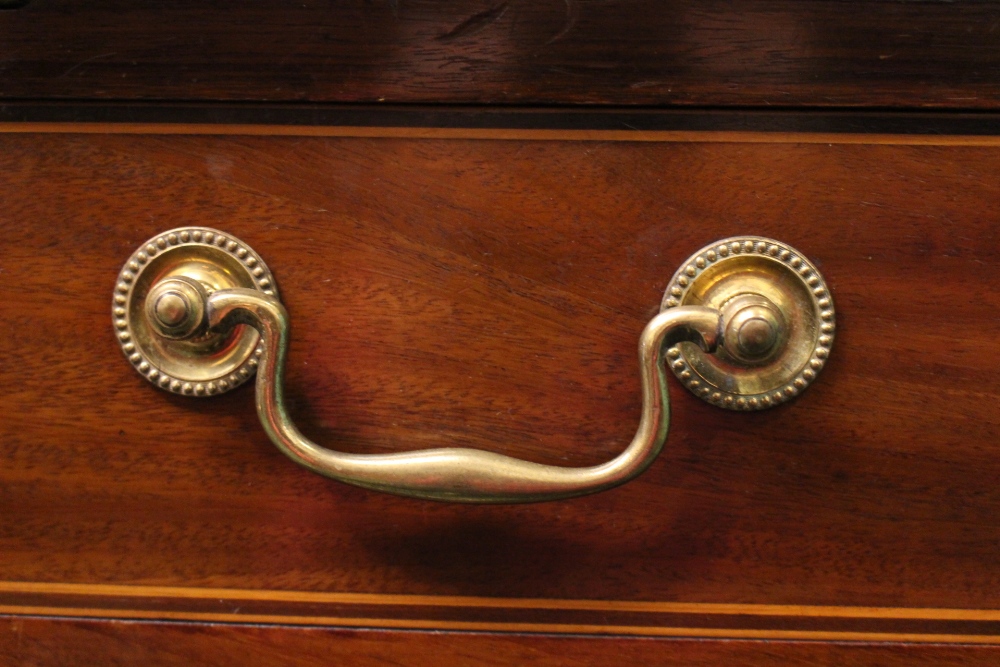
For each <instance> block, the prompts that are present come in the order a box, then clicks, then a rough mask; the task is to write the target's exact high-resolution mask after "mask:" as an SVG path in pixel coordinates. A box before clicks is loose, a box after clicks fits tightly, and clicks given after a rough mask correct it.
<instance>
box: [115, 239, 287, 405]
mask: <svg viewBox="0 0 1000 667" xmlns="http://www.w3.org/2000/svg"><path fill="white" fill-rule="evenodd" d="M230 288H247V289H256V290H260V291H262V292H263V293H265V294H269V295H274V296H277V287H276V286H275V284H274V278H273V276H272V275H271V272H270V271H269V270H268V268H267V265H265V264H264V262H263V261H262V260H261V258H260V256H258V255H257V253H255V252H254V251H253V250H252V249H251V248H250V247H249V246H248V245H247V244H245V243H243V242H242V241H240V240H239V239H237V238H234V237H233V236H231V235H229V234H225V233H223V232H220V231H218V230H215V229H209V228H208V227H181V228H178V229H172V230H170V231H167V232H164V233H162V234H158V235H156V236H154V237H153V238H151V239H149V240H148V241H146V242H145V243H143V244H142V245H141V246H139V248H138V249H137V250H136V251H135V252H134V253H133V254H132V256H131V257H130V258H129V260H128V261H127V262H125V266H123V267H122V270H121V272H120V273H119V274H118V284H117V285H115V290H114V297H113V301H112V305H111V310H112V318H113V320H114V326H115V333H116V334H117V336H118V342H119V344H120V345H121V348H122V352H124V353H125V356H126V357H127V358H128V360H129V361H130V362H131V363H132V366H133V367H134V368H135V369H136V370H137V371H138V372H139V374H140V375H142V376H143V377H145V378H146V379H147V380H149V381H150V382H152V383H153V384H155V385H156V386H158V387H160V388H162V389H165V390H167V391H171V392H174V393H175V394H184V395H189V396H209V395H212V394H220V393H223V392H226V391H229V390H230V389H234V388H236V387H238V386H240V385H241V384H243V383H244V382H246V381H247V380H248V379H250V378H251V377H252V376H253V373H254V371H255V370H256V368H257V357H258V356H260V354H261V353H262V352H263V349H262V348H260V346H259V341H260V336H259V334H258V333H257V331H256V330H254V329H253V328H252V327H248V326H244V325H237V326H235V327H233V328H232V329H231V330H229V331H226V332H224V333H219V332H214V331H209V330H208V329H207V326H206V324H205V313H204V302H205V298H206V297H207V295H209V294H211V293H213V292H215V291H217V290H223V289H230Z"/></svg>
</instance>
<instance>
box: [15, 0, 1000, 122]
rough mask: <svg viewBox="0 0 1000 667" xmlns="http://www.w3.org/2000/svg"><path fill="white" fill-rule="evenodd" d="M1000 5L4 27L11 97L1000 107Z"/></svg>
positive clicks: (40, 14)
mask: <svg viewBox="0 0 1000 667" xmlns="http://www.w3.org/2000/svg"><path fill="white" fill-rule="evenodd" d="M998 25H1000V8H998V7H997V6H996V4H994V3H989V2H978V1H974V0H963V1H959V2H898V1H896V0H866V1H859V2H830V1H826V0H806V1H803V0H763V1H758V2H752V3H739V4H734V3H731V2H728V1H725V0H710V1H707V2H706V1H704V0H670V1H669V2H661V1H660V0H611V1H596V0H550V1H548V2H537V1H534V0H463V1H462V2H447V3H445V2H438V1H436V0H419V1H416V2H410V1H408V2H396V1H395V0H390V1H386V2H363V1H362V0H353V1H351V2H322V1H321V2H314V1H308V2H296V3H287V2H282V1H280V0H269V1H267V2H245V1H244V2H194V1H192V0H181V1H178V2H172V3H169V4H164V3H160V2H152V1H149V0H143V1H134V0H133V1H127V2H126V1H124V0H114V1H108V2H101V3H90V4H88V5H87V6H86V8H81V7H79V6H78V5H77V4H76V3H73V2H70V1H68V0H33V1H32V2H29V3H28V4H27V5H26V6H25V7H23V8H21V9H16V10H10V11H0V53H2V54H3V55H2V57H0V76H2V78H3V85H2V86H0V98H3V99H8V100H9V99H49V100H69V99H77V100H79V99H102V100H111V99H119V100H123V99H127V100H243V101H249V100H254V101H295V102H300V101H314V102H373V103H375V102H390V103H462V104H465V103H471V104H486V103H488V104H513V103H517V104H614V105H657V106H663V105H681V106H684V105H700V106H706V105H707V106H760V107H775V106H820V107H830V106H852V107H853V106H865V107H897V108H908V107H921V108H923V107H936V108H950V109H994V108H996V107H997V106H998V103H1000V30H997V27H998Z"/></svg>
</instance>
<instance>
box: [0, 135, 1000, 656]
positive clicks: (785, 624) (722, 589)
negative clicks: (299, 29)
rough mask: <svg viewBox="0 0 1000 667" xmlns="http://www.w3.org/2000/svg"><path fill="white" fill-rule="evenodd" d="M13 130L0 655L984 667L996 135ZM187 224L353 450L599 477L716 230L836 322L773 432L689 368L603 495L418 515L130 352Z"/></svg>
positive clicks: (990, 588) (994, 624)
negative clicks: (815, 282) (426, 454)
mask: <svg viewBox="0 0 1000 667" xmlns="http://www.w3.org/2000/svg"><path fill="white" fill-rule="evenodd" d="M0 130H2V132H0V169H2V173H3V174H4V179H3V181H2V182H0V229H2V230H3V236H4V245H3V248H2V253H0V276H2V280H0V323H2V325H3V335H2V336H0V360H2V364H0V414H2V415H3V417H2V418H0V508H3V511H2V513H0V554H2V558H0V612H2V613H4V614H8V615H11V616H10V617H9V618H7V619H5V620H4V624H5V625H4V626H3V628H2V629H0V660H3V661H6V662H8V663H9V664H64V663H70V664H73V663H75V662H79V661H81V660H84V659H89V657H92V656H101V658H102V659H101V661H102V662H105V663H107V664H114V661H115V660H117V661H119V662H120V663H122V664H125V663H129V662H132V663H133V664H134V663H135V662H136V661H139V662H143V663H144V664H152V663H153V662H161V663H164V664H173V663H177V664H180V663H184V664H190V661H191V660H192V659H194V658H197V659H198V660H200V661H204V662H206V663H209V664H212V663H214V662H217V663H219V664H223V663H225V662H226V660H227V657H228V659H231V656H232V655H233V653H236V652H239V651H248V650H250V651H255V653H254V655H255V656H256V659H257V660H258V661H259V662H260V664H288V663H291V662H294V661H298V662H301V663H302V664H312V663H313V662H315V663H316V664H319V663H320V662H324V663H325V662H328V661H329V660H331V659H333V657H332V656H338V655H339V656H342V657H344V659H346V657H347V656H350V658H351V660H352V661H356V663H357V664H365V662H364V661H365V660H368V661H370V662H373V663H374V662H380V661H384V660H392V661H395V662H397V663H399V664H414V665H420V664H432V663H433V664H462V663H469V662H483V663H486V664H490V661H496V662H497V663H503V664H510V663H511V662H521V661H524V662H527V661H529V660H531V661H536V662H538V664H590V663H594V664H597V663H605V662H608V661H611V660H621V659H624V658H623V656H625V657H629V658H631V659H633V660H634V661H636V662H651V663H654V664H732V663H733V662H735V661H739V662H743V663H750V664H771V663H774V662H780V663H782V664H787V663H791V662H795V661H799V662H802V663H805V664H872V663H874V662H879V663H880V664H900V665H902V664H992V663H993V662H995V661H996V659H997V658H996V655H995V651H996V649H995V648H994V647H992V646H990V645H995V644H997V643H1000V609H998V604H997V590H998V587H1000V560H998V559H997V557H996V556H997V553H998V548H1000V522H998V521H997V520H996V517H997V516H998V515H1000V487H998V485H997V480H998V479H1000V460H998V459H997V457H996V456H995V452H994V446H995V443H996V442H997V435H998V431H1000V412H998V411H997V407H996V401H997V392H996V386H997V380H996V378H997V375H998V372H1000V354H998V352H1000V350H998V345H1000V343H998V342H997V341H1000V319H998V318H997V317H996V315H995V312H996V309H997V305H998V304H997V298H996V296H995V295H996V293H998V291H1000V290H998V287H1000V274H998V272H997V268H998V263H1000V250H998V242H997V239H996V232H995V230H996V228H997V224H998V222H1000V209H998V208H997V206H996V202H997V197H998V188H1000V186H998V182H997V179H996V174H997V173H998V170H1000V150H998V148H1000V139H997V138H994V137H990V136H962V137H935V136H928V135H924V134H915V135H857V134H844V133H840V134H831V133H827V134H819V133H805V134H786V133H773V132H772V133H766V132H735V131H730V132H698V133H690V132H674V131H650V132H634V133H632V134H623V133H621V132H616V131H612V132H605V131H593V130H586V131H579V130H565V131H554V130H531V129H510V130H496V129H493V130H462V129H452V130H435V129H433V128H431V129H428V128H419V127H418V128H409V129H407V128H384V129H378V128H350V127H301V128H290V127H284V128H275V127H269V126H258V127H237V128H233V127H227V126H215V125H172V126H165V125H124V124H117V125H104V126H90V125H85V124H80V125H71V124H62V125H60V124H54V125H51V124H50V125H35V126H32V125H25V124H18V123H12V124H7V125H3V126H0ZM189 224H199V225H206V226H211V227H215V228H218V229H222V230H225V231H227V232H229V233H231V234H234V235H236V236H238V237H240V238H241V239H243V240H244V241H246V242H247V243H249V244H250V245H251V246H253V247H254V248H255V249H256V250H257V251H258V252H260V253H261V255H262V256H263V257H264V259H265V260H266V261H267V262H268V264H269V265H270V266H271V268H272V269H273V271H274V273H275V276H276V278H277V280H278V282H279V285H280V288H281V294H282V298H283V300H284V302H285V304H286V305H287V307H288V309H289V311H290V314H291V317H292V323H293V331H292V345H291V353H290V365H289V369H288V383H289V389H288V393H289V397H290V399H291V402H292V410H293V413H294V414H293V416H294V418H295V420H296V421H297V423H299V425H300V426H301V427H302V429H303V430H304V432H305V433H306V434H307V435H308V436H310V437H312V438H313V439H315V440H317V441H318V442H320V443H322V444H325V445H328V446H331V447H335V448H339V449H343V450H348V451H353V452H359V453H374V452H394V451H404V450H414V449H419V448H426V447H435V446H448V445H456V444H458V445H463V446H471V447H478V448H483V449H490V450H493V451H497V452H502V453H505V454H509V455H512V456H517V457H520V458H528V459H531V460H535V461H540V462H545V463H552V464H560V465H588V464H593V463H597V462H600V461H602V460H606V459H608V458H610V457H611V456H612V455H613V454H615V453H616V452H618V451H619V450H620V449H621V447H622V446H623V445H624V443H626V442H627V441H628V439H630V438H631V436H632V432H633V429H634V428H635V424H636V421H637V419H638V412H639V395H638V369H637V366H636V361H635V345H636V340H637V336H638V334H639V331H640V330H641V329H642V327H643V325H644V324H645V322H646V321H647V320H648V319H649V318H650V317H651V316H652V315H653V314H654V313H655V312H656V311H657V309H658V304H659V301H660V297H661V295H662V292H663V289H664V288H665V286H666V284H667V281H668V279H669V277H670V275H671V274H672V273H673V272H674V270H675V269H676V268H677V267H678V266H679V264H680V263H681V262H682V261H683V260H684V259H685V258H686V257H687V256H688V255H689V254H690V253H691V252H692V251H694V250H696V249H698V248H700V247H701V246H703V245H704V244H706V243H709V242H712V241H714V240H717V239H720V238H723V237H726V236H730V235H738V234H761V235H764V236H770V237H774V238H778V239H781V240H782V241H785V242H787V243H790V244H791V245H793V246H795V247H796V248H798V249H800V250H801V251H802V252H803V253H805V254H806V255H807V256H808V257H810V258H811V259H812V260H813V261H814V262H815V263H816V264H817V266H818V267H819V268H820V270H821V271H822V272H823V274H824V276H825V278H826V280H827V282H828V284H829V285H830V288H831V290H832V293H833V297H834V299H835V302H836V306H837V311H838V338H837V341H836V343H835V347H834V351H833V355H832V356H831V359H830V363H829V365H828V368H826V369H825V370H824V372H823V374H822V375H821V376H820V378H819V379H818V380H817V382H816V383H815V385H814V386H812V387H810V388H809V390H808V391H807V392H806V393H805V394H804V395H803V396H802V397H801V398H799V399H797V400H795V401H794V402H792V403H790V404H788V405H784V406H782V407H779V408H776V409H773V410H769V411H765V412H760V413H750V414H748V413H735V412H728V411H723V410H720V409H718V408H715V407H712V406H710V405H707V404H705V403H703V402H701V401H699V400H698V399H696V398H695V397H693V396H692V395H690V394H689V393H688V392H687V391H685V390H684V389H683V388H681V387H679V386H678V385H677V384H676V383H672V384H671V388H670V390H671V399H672V401H673V425H672V431H671V434H670V437H669V440H668V442H667V446H666V448H665V450H664V452H663V453H662V454H661V456H660V458H659V459H658V460H657V462H656V463H655V464H654V465H653V466H652V468H651V469H650V470H649V471H647V472H646V473H645V474H644V475H642V476H641V477H640V478H639V479H637V480H635V481H633V482H631V483H629V484H627V485H626V486H624V487H621V488H619V489H616V490H613V491H610V492H606V493H602V494H599V495H595V496H591V497H586V498H580V499H576V500H572V501H564V502H555V503H548V504H541V505H533V506H499V507H482V506H480V507H476V506H461V505H449V504H441V503H434V502H425V501H416V500H408V499H401V498H396V497H393V496H388V495H382V494H378V493H373V492H369V491H364V490H360V489H356V488H353V487H349V486H345V485H342V484H338V483H335V482H332V481H330V480H327V479H324V478H321V477H319V476H317V475H314V474H311V473H309V472H307V471H305V470H303V469H301V468H299V467H297V466H295V465H293V464H292V463H290V462H289V461H287V460H286V459H285V458H284V457H283V456H282V455H281V453H280V452H278V451H277V450H276V449H275V448H274V447H273V446H272V445H271V444H270V443H269V441H268V440H267V438H266V436H265V435H264V433H263V431H262V430H261V428H260V425H259V423H258V421H257V419H256V417H255V415H254V411H253V399H252V391H251V390H250V389H249V388H248V387H245V388H243V389H241V390H238V391H235V392H233V393H231V394H227V395H226V396H223V397H217V398H212V399H201V400H199V399H193V398H186V397H179V396H173V395H170V394H167V393H166V392H162V391H159V390H157V389H155V388H154V387H152V386H150V385H149V384H148V383H147V382H146V381H145V380H143V379H142V378H140V377H139V376H138V375H137V374H136V373H135V372H134V371H133V370H132V369H131V368H130V367H129V364H128V363H127V361H126V360H124V359H123V358H122V356H121V353H120V351H119V350H118V346H117V343H116V341H115V339H114V336H113V335H112V328H111V318H110V313H109V310H110V300H111V291H112V288H113V287H114V282H115V278H116V275H117V272H118V269H119V268H120V266H121V264H122V263H123V262H124V260H125V259H126V258H127V257H128V256H129V254H130V253H131V252H132V251H133V250H134V248H135V247H136V245H137V244H139V243H140V242H142V241H144V240H145V239H147V238H148V237H150V236H152V235H153V234H156V233H158V232H161V231H163V230H166V229H169V228H172V227H176V226H181V225H189ZM25 616H32V617H63V618H65V617H73V616H77V617H82V619H94V618H107V619H123V621H121V622H104V623H99V622H97V621H93V620H82V619H81V620H75V621H71V620H62V621H59V620H53V619H47V618H25ZM124 620H129V622H124ZM163 621H168V622H167V623H162V622H163ZM211 623H222V624H223V625H211ZM202 624H208V625H202ZM225 624H231V625H225ZM251 624H252V625H253V627H251ZM295 626H309V628H311V629H308V628H305V627H303V628H301V629H295ZM351 627H354V628H377V629H382V630H383V632H381V633H378V632H374V631H371V632H370V631H363V630H350V629H345V628H351ZM389 630H392V631H389ZM410 630H441V631H448V632H449V633H453V634H437V635H426V634H422V633H413V632H408V631H410ZM483 633H486V634H483ZM543 635H544V636H543ZM552 635H559V636H558V637H556V636H552ZM607 635H612V636H617V637H618V638H617V639H609V638H608V637H607ZM713 638H715V639H719V638H725V639H731V640H736V641H732V642H712V641H707V640H709V639H713ZM803 640H809V641H806V642H805V643H803ZM816 640H822V641H824V642H827V643H816ZM192 656H193V657H192ZM852 661H853V662H852ZM921 661H922V662H921Z"/></svg>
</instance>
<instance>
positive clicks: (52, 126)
mask: <svg viewBox="0 0 1000 667" xmlns="http://www.w3.org/2000/svg"><path fill="white" fill-rule="evenodd" d="M31 133H40V134H140V135H144V134H148V135H216V136H292V137H353V138H384V139H391V138H397V139H483V140H508V141H510V140H520V141H525V140H527V141H634V142H643V143H752V144H786V143H794V144H831V145H833V144H877V145H892V146H1000V136H986V135H930V136H928V135H908V134H864V133H856V134H852V133H828V132H754V131H750V132H745V131H717V130H693V131H686V130H531V129H526V130H525V129H477V128H427V127H423V128H421V127H344V126H297V125H239V124H232V125H223V124H211V123H204V124H181V123H177V124H174V123H31V122H27V123H0V134H31Z"/></svg>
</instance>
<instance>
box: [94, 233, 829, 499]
mask: <svg viewBox="0 0 1000 667" xmlns="http://www.w3.org/2000/svg"><path fill="white" fill-rule="evenodd" d="M112 309H113V316H114V321H115V327H116V330H117V335H118V339H119V342H120V344H121V346H122V350H123V351H124V353H125V355H126V357H128V359H129V360H130V361H131V363H132V365H133V366H134V368H135V369H136V370H137V371H138V372H139V373H140V374H142V375H143V376H144V377H146V378H147V379H148V380H149V381H151V382H153V383H154V384H155V385H157V386H159V387H161V388H164V389H166V390H168V391H173V392H175V393H180V394H186V395H193V396H208V395H213V394H218V393H222V392H225V391H228V390H230V389H233V388H234V387H236V386H239V385H240V384H242V383H243V382H244V381H245V380H247V379H248V378H249V377H251V375H252V374H253V372H254V371H255V370H256V373H257V383H256V403H257V414H258V416H259V417H260V420H261V424H262V425H263V426H264V430H265V432H266V433H267V435H268V437H270V439H271V440H272V441H273V442H274V444H275V445H277V446H278V448H279V449H280V450H281V451H282V452H284V453H285V454H286V455H287V456H288V457H289V458H291V459H292V460H293V461H295V462H296V463H299V464H300V465H303V466H305V467H306V468H309V469H310V470H312V471H314V472H317V473H319V474H321V475H325V476H327V477H331V478H333V479H336V480H340V481H342V482H347V483H350V484H355V485H357V486H362V487H365V488H369V489H375V490H378V491H386V492H389V493H395V494H398V495H403V496H412V497H416V498H427V499H434V500H446V501H454V502H469V503H517V502H536V501H542V500H556V499H560V498H570V497H573V496H579V495H584V494H588V493H594V492H597V491H602V490H604V489H609V488H611V487H614V486H617V485H619V484H623V483H625V482H627V481H628V480H630V479H632V478H634V477H636V476H637V475H639V474H640V473H642V472H643V471H644V470H645V469H646V468H647V467H648V466H649V465H650V464H651V463H652V461H653V459H654V458H656V455H657V454H658V453H659V451H660V449H661V448H662V447H663V443H664V441H665V440H666V437H667V429H668V427H669V423H670V400H669V396H668V391H667V379H666V370H665V366H666V363H665V362H667V361H669V364H670V368H671V369H672V370H673V371H674V373H675V374H677V376H678V377H679V378H680V379H681V381H682V382H683V383H684V384H685V386H686V387H688V389H690V390H691V391H693V392H694V393H695V394H696V395H698V396H700V397H701V398H703V399H705V400H708V401H710V402H712V403H714V404H716V405H719V406H720V407H726V408H732V409H744V410H751V409H762V408H766V407H770V406H773V405H777V404H779V403H782V402H784V401H785V400H787V399H789V398H791V397H793V396H795V395H796V394H798V393H799V392H800V391H801V390H802V389H804V388H805V387H806V386H807V385H808V384H809V382H811V381H812V379H813V378H815V375H816V373H817V372H818V371H819V370H820V369H821V368H822V367H823V365H824V363H825V360H826V358H827V355H828V353H829V350H830V345H831V344H832V341H833V331H834V329H833V327H834V318H833V305H832V301H831V298H830V295H829V292H828V291H827V288H826V285H825V283H824V282H823V279H822V277H821V276H820V275H819V272H818V271H817V270H816V269H815V267H813V266H812V264H810V263H809V262H808V260H806V259H805V258H804V257H803V256H802V255H801V254H800V253H798V252H796V251H795V250H793V249H792V248H790V247H789V246H787V245H784V244H781V243H778V242H776V241H772V240H769V239H762V238H758V237H741V238H735V239H726V240H725V241H720V242H719V243H716V244H713V245H711V246H707V247H706V248H704V249H702V250H701V251H699V252H698V253H695V255H693V256H692V257H691V258H690V260H689V261H688V262H685V264H684V265H682V266H681V268H680V269H679V270H678V272H677V274H676V275H675V276H674V278H673V279H672V280H671V283H670V285H669V287H668V289H667V293H666V295H665V297H664V302H663V304H662V310H661V312H660V314H658V315H657V316H656V317H654V318H653V319H652V320H651V321H650V322H649V324H647V325H646V327H645V329H644V330H643V332H642V334H641V335H640V337H639V371H640V374H641V382H642V399H643V402H642V415H641V418H640V421H639V427H638V429H637V431H636V434H635V437H634V438H633V440H632V442H631V444H629V446H628V447H627V448H625V450H624V451H623V452H622V453H621V454H619V455H618V456H617V457H615V458H614V459H612V460H611V461H608V462H607V463H603V464H601V465H597V466H593V467H587V468H565V467H559V466H549V465H541V464H538V463H532V462H530V461H523V460H519V459H514V458H511V457H508V456H504V455H501V454H495V453H492V452H487V451H482V450H476V449H458V448H444V449H429V450H423V451H417V452H406V453H399V454H378V455H356V454H347V453H342V452H336V451H333V450H330V449H326V448H324V447H321V446H320V445H317V444H316V443H314V442H311V441H310V440H308V439H307V438H306V437H304V436H303V435H302V434H301V433H300V432H299V430H298V429H297V428H296V427H295V424H294V423H293V422H292V420H291V418H290V417H289V416H288V413H287V410H286V408H285V404H284V396H283V392H284V384H283V375H284V368H285V357H286V355H287V350H288V335H289V320H288V313H287V311H286V310H285V308H284V306H282V304H281V302H280V301H279V300H278V296H277V292H276V287H275V285H274V279H273V278H272V276H271V274H270V271H269V270H268V269H267V266H266V265H265V264H264V262H263V261H262V260H261V259H260V257H259V256H258V255H257V254H256V253H255V252H254V251H253V250H251V249H250V248H249V246H247V245H246V244H245V243H242V242H240V241H239V240H237V239H235V238H233V237H232V236H230V235H228V234H225V233H223V232H219V231H217V230H214V229H208V228H204V227H187V228H182V229H175V230H171V231H168V232H164V233H163V234H160V235H158V236H156V237H154V238H152V239H150V240H149V241H148V242H146V243H145V244H143V245H142V246H140V248H139V249H138V250H136V252H135V253H134V254H133V255H132V257H131V258H130V259H129V261H128V262H126V264H125V266H124V267H123V269H122V271H121V274H120V275H119V282H118V284H117V286H116V288H115V294H114V303H113V306H112ZM240 325H249V326H240Z"/></svg>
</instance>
